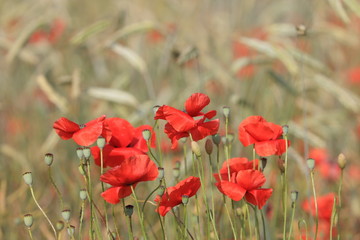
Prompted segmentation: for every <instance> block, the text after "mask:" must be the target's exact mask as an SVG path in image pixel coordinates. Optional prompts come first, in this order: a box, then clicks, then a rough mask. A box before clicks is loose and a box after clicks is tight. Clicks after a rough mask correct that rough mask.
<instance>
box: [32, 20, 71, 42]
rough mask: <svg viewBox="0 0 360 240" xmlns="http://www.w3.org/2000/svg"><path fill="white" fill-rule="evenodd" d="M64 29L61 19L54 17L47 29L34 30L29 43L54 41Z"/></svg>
mask: <svg viewBox="0 0 360 240" xmlns="http://www.w3.org/2000/svg"><path fill="white" fill-rule="evenodd" d="M64 30H65V23H64V21H63V20H61V19H55V20H54V21H53V22H52V24H51V27H50V30H49V31H44V30H38V31H36V32H34V33H33V34H32V35H31V36H30V38H29V43H32V44H34V43H40V42H49V43H56V42H57V41H58V40H59V38H60V36H61V35H62V34H63V32H64Z"/></svg>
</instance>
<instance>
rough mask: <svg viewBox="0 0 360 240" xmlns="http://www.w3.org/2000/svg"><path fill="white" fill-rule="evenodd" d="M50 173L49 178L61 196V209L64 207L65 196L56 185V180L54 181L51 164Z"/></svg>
mask: <svg viewBox="0 0 360 240" xmlns="http://www.w3.org/2000/svg"><path fill="white" fill-rule="evenodd" d="M48 175H49V179H50V182H51V184H52V185H53V187H54V188H55V190H56V193H57V194H58V196H59V200H60V209H64V200H63V197H62V194H61V192H60V190H59V188H58V187H57V186H56V184H55V181H54V179H53V177H52V171H51V166H49V168H48Z"/></svg>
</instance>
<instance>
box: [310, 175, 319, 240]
mask: <svg viewBox="0 0 360 240" xmlns="http://www.w3.org/2000/svg"><path fill="white" fill-rule="evenodd" d="M310 178H311V185H312V190H313V195H314V205H315V235H314V240H316V239H317V234H318V227H319V212H318V204H317V200H316V190H315V181H314V170H311V172H310Z"/></svg>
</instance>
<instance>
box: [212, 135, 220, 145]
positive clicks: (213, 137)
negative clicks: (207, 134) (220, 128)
mask: <svg viewBox="0 0 360 240" xmlns="http://www.w3.org/2000/svg"><path fill="white" fill-rule="evenodd" d="M212 140H213V142H214V144H215V145H217V146H219V144H220V142H221V137H220V135H219V134H215V135H212Z"/></svg>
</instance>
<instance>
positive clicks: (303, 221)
mask: <svg viewBox="0 0 360 240" xmlns="http://www.w3.org/2000/svg"><path fill="white" fill-rule="evenodd" d="M301 223H304V225H305V240H308V235H307V231H308V228H307V223H306V221H305V220H304V219H301V220H299V222H298V228H299V232H300V238H301V239H303V238H302V234H301Z"/></svg>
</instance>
